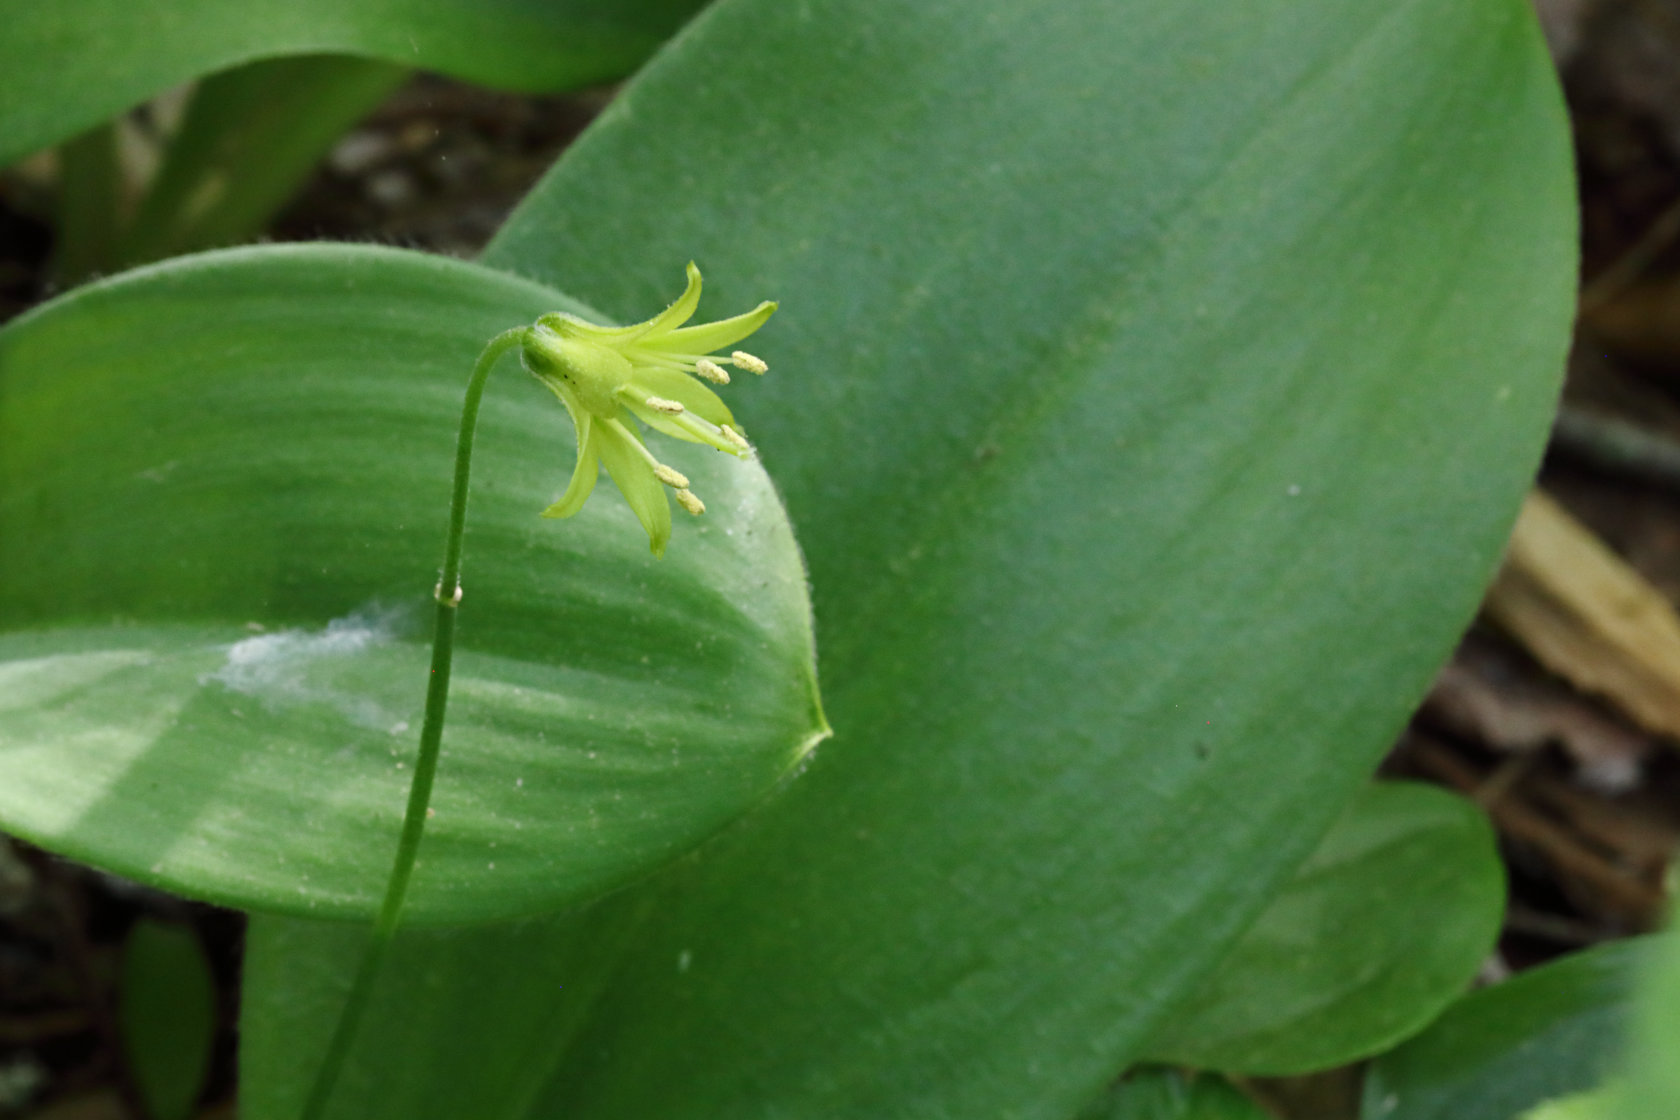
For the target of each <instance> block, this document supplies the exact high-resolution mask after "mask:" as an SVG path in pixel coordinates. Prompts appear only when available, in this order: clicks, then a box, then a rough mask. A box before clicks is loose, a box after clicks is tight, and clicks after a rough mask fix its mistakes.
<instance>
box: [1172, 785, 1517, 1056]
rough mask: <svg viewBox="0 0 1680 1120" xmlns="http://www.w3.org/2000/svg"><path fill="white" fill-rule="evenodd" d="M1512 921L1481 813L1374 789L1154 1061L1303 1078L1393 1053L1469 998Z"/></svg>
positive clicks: (1443, 799) (1410, 789)
mask: <svg viewBox="0 0 1680 1120" xmlns="http://www.w3.org/2000/svg"><path fill="white" fill-rule="evenodd" d="M1504 912H1505V875H1504V870H1503V868H1502V866H1501V864H1500V862H1499V853H1498V852H1497V851H1496V850H1495V848H1494V839H1493V830H1492V828H1490V827H1489V826H1488V823H1487V818H1486V817H1485V816H1484V815H1483V814H1482V812H1481V810H1479V809H1478V808H1476V807H1475V806H1474V805H1472V804H1470V803H1469V802H1467V801H1465V800H1464V799H1463V798H1460V797H1455V796H1453V795H1452V794H1449V793H1446V792H1445V791H1443V790H1439V789H1436V788H1434V787H1432V786H1421V785H1410V784H1383V785H1377V786H1373V787H1371V788H1370V789H1369V790H1367V791H1365V793H1364V794H1363V795H1361V796H1360V797H1359V798H1358V799H1357V800H1355V801H1354V802H1353V804H1352V805H1350V806H1348V809H1347V811H1346V812H1345V813H1344V814H1343V815H1342V819H1341V820H1339V821H1338V822H1336V827H1335V828H1333V829H1331V830H1330V834H1329V835H1328V836H1326V837H1325V838H1324V842H1323V843H1321V844H1320V845H1319V846H1318V850H1317V851H1316V852H1314V853H1313V855H1312V858H1311V859H1309V860H1307V862H1306V863H1305V864H1303V865H1302V867H1301V869H1300V870H1299V871H1297V872H1296V873H1295V877H1294V878H1293V879H1291V880H1290V881H1289V883H1288V885H1287V886H1286V887H1285V888H1284V889H1283V891H1282V892H1281V893H1280V894H1279V895H1278V896H1277V898H1276V899H1274V900H1273V901H1272V904H1271V905H1270V906H1268V907H1267V908H1266V911H1265V913H1263V914H1262V915H1260V918H1259V920H1258V921H1256V922H1255V923H1254V925H1253V926H1251V927H1250V928H1249V929H1248V931H1247V932H1246V933H1244V934H1243V937H1242V940H1241V941H1239V942H1237V945H1236V947H1235V948H1234V949H1233V950H1232V951H1231V953H1230V955H1229V956H1227V957H1226V958H1225V959H1224V960H1223V961H1221V962H1220V963H1219V967H1218V968H1216V969H1214V970H1213V971H1212V972H1210V973H1209V974H1208V975H1207V976H1205V977H1203V979H1202V981H1201V983H1200V984H1199V985H1198V986H1197V988H1196V991H1195V993H1194V995H1192V996H1191V997H1190V998H1189V999H1188V1000H1186V1001H1185V1003H1184V1004H1183V1005H1181V1006H1180V1007H1178V1008H1177V1009H1176V1010H1175V1011H1174V1012H1173V1015H1172V1018H1171V1019H1169V1020H1168V1021H1167V1022H1166V1023H1165V1024H1164V1025H1163V1027H1162V1028H1161V1029H1160V1030H1158V1031H1157V1032H1156V1034H1155V1037H1154V1039H1153V1040H1152V1041H1151V1042H1150V1044H1149V1048H1148V1053H1149V1056H1150V1058H1151V1059H1152V1060H1154V1061H1160V1062H1165V1063H1170V1064H1180V1065H1187V1066H1194V1067H1199V1068H1202V1069H1218V1070H1224V1071H1226V1072H1232V1073H1257V1074H1290V1073H1306V1072H1309V1071H1312V1070H1317V1069H1328V1068H1330V1067H1332V1066H1339V1065H1345V1064H1346V1063H1348V1062H1351V1061H1354V1060H1355V1059H1358V1058H1363V1057H1366V1056H1368V1055H1370V1054H1374V1053H1377V1052H1378V1051H1381V1050H1386V1049H1388V1048H1389V1047H1391V1046H1393V1045H1394V1044H1395V1043H1397V1042H1399V1041H1400V1040H1402V1039H1404V1038H1406V1037H1407V1036H1409V1035H1411V1034H1414V1033H1416V1032H1417V1031H1418V1030H1419V1029H1421V1028H1422V1027H1423V1026H1424V1025H1426V1024H1427V1023H1428V1022H1429V1021H1430V1020H1431V1019H1433V1018H1435V1016H1436V1015H1438V1014H1440V1012H1441V1011H1442V1009H1443V1008H1445V1007H1446V1006H1447V1005H1448V1004H1449V1003H1451V1002H1452V1001H1453V999H1454V998H1455V997H1457V996H1458V995H1459V994H1460V993H1461V992H1463V991H1464V989H1465V986H1466V985H1467V984H1468V983H1469V982H1470V979H1471V977H1472V976H1474V975H1475V972H1476V969H1477V967H1478V966H1479V965H1480V964H1481V963H1482V961H1483V960H1485V959H1486V958H1487V955H1488V953H1489V952H1491V951H1492V949H1493V945H1494V940H1495V939H1496V938H1497V937H1498V935H1499V926H1500V919H1501V918H1502V917H1503V915H1504ZM1420 915H1428V917H1427V919H1426V920H1423V919H1420Z"/></svg>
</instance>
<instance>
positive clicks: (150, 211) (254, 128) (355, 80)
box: [109, 55, 411, 264]
mask: <svg viewBox="0 0 1680 1120" xmlns="http://www.w3.org/2000/svg"><path fill="white" fill-rule="evenodd" d="M410 72H411V71H409V70H408V69H406V68H404V67H402V66H397V65H395V64H393V63H389V62H380V61H378V60H375V59H368V58H352V57H348V56H343V55H301V56H293V57H283V58H271V59H263V60H261V61H258V62H253V63H250V64H249V65H246V66H239V67H235V68H234V69H232V70H228V71H225V72H223V73H220V74H215V75H212V76H211V77H209V78H206V79H205V80H204V81H202V82H200V83H199V85H198V88H197V89H195V90H194V91H193V96H192V100H191V101H190V102H189V103H188V105H187V111H186V114H185V116H184V117H183V118H182V121H181V125H180V128H179V130H178V131H177V132H176V133H175V134H174V135H173V136H172V137H171V138H170V141H169V145H168V147H167V148H166V149H165V152H164V160H163V165H162V166H161V167H160V168H159V169H158V173H157V176H156V178H155V179H153V180H152V182H151V183H150V184H149V186H148V188H147V192H146V195H145V197H144V198H143V199H142V200H141V202H140V206H139V209H138V212H137V213H136V214H135V216H134V219H133V221H132V222H131V223H130V225H129V228H128V231H127V234H126V236H125V237H124V238H123V242H122V244H121V245H120V246H118V245H112V246H110V247H109V251H111V252H112V253H114V254H115V260H114V263H121V264H138V263H141V262H144V261H150V260H156V259H158V258H161V257H167V256H173V255H175V254H179V253H185V252H189V251H191V250H194V249H204V248H211V247H216V246H223V245H231V244H236V243H238V242H240V241H245V240H247V239H249V238H250V237H252V236H254V235H255V234H257V233H258V232H260V231H261V230H262V228H263V226H264V224H265V223H266V222H267V221H268V219H269V217H270V216H271V215H272V214H273V213H274V211H275V210H276V209H278V208H279V207H280V206H281V204H282V203H284V202H285V201H286V199H287V198H289V197H290V196H291V194H292V192H293V191H294V190H296V189H297V187H298V185H299V184H300V183H302V182H303V180H304V178H305V177H306V176H307V175H308V174H309V172H310V170H311V169H312V168H313V167H314V166H315V164H316V163H318V162H320V160H321V158H322V157H323V156H325V155H326V153H327V151H328V149H329V148H331V147H332V145H333V143H334V142H335V141H336V140H337V139H338V138H339V136H341V135H342V134H343V133H344V132H345V131H346V130H347V129H348V128H349V127H350V126H351V125H353V124H355V123H356V122H357V121H358V120H360V119H361V118H362V117H363V116H365V115H366V114H367V113H368V112H369V111H371V110H372V109H373V108H374V106H376V105H378V104H379V102H380V101H382V100H384V98H385V96H386V95H387V94H389V93H390V92H391V90H393V89H395V88H396V87H397V85H398V84H400V83H401V82H402V81H403V79H404V78H406V77H408V75H409V74H410Z"/></svg>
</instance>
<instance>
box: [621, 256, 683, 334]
mask: <svg viewBox="0 0 1680 1120" xmlns="http://www.w3.org/2000/svg"><path fill="white" fill-rule="evenodd" d="M699 306H700V270H699V268H697V267H695V264H694V262H693V261H689V262H688V287H686V288H684V289H683V294H682V295H680V296H678V297H677V301H676V302H675V303H673V304H672V305H671V306H669V307H667V308H666V309H665V310H663V311H661V312H660V313H659V314H657V315H655V316H654V317H653V318H651V319H649V320H648V321H647V322H645V323H638V324H636V325H635V326H634V327H631V328H629V330H628V332H627V333H626V336H625V337H624V338H623V339H622V340H617V339H615V340H614V341H615V342H617V343H618V344H620V345H623V344H626V343H630V342H634V341H636V340H638V339H643V338H658V337H660V336H661V335H664V334H669V333H670V332H671V331H672V330H674V329H676V328H677V327H680V326H682V325H683V324H684V323H686V322H688V321H689V319H690V318H692V317H693V315H694V309H695V308H697V307H699Z"/></svg>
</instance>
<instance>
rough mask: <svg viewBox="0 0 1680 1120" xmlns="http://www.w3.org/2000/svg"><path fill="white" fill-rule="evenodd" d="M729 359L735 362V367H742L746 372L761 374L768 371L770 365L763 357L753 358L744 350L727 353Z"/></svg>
mask: <svg viewBox="0 0 1680 1120" xmlns="http://www.w3.org/2000/svg"><path fill="white" fill-rule="evenodd" d="M729 359H730V361H732V362H734V363H735V366H736V368H737V369H744V370H746V371H747V372H748V373H759V374H763V373H769V372H770V367H769V365H767V364H766V363H765V361H764V359H763V358H755V357H753V356H752V355H751V354H749V353H747V352H746V351H745V350H737V351H735V353H733V354H731V355H729Z"/></svg>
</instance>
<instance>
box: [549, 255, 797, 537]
mask: <svg viewBox="0 0 1680 1120" xmlns="http://www.w3.org/2000/svg"><path fill="white" fill-rule="evenodd" d="M699 304H700V270H699V269H698V268H696V267H694V264H693V262H692V261H691V262H690V263H689V266H688V288H687V290H685V291H684V292H683V294H682V295H681V296H680V297H678V299H677V302H675V303H673V304H672V305H671V306H670V307H667V308H666V309H665V310H664V311H662V312H660V313H659V314H658V315H655V316H654V317H653V318H651V319H649V320H647V322H645V323H637V324H636V325H635V326H633V327H598V326H596V325H595V324H593V323H586V322H584V321H583V320H582V319H579V318H576V317H575V316H572V315H562V314H559V313H554V314H550V315H544V316H542V317H541V318H540V319H538V320H537V325H536V326H534V327H532V328H530V330H528V331H527V332H526V334H525V340H524V345H523V347H522V354H523V357H524V360H525V368H526V369H528V370H530V371H531V373H533V374H535V375H536V378H537V380H538V381H541V382H542V383H543V384H544V385H547V386H548V387H549V388H550V389H552V390H553V391H554V395H555V396H557V397H559V398H560V401H561V403H562V404H564V405H565V406H566V411H567V412H569V413H571V415H572V423H573V424H574V425H575V426H576V428H577V445H578V458H577V467H576V469H574V470H573V471H572V481H571V484H570V485H569V486H567V487H566V492H565V493H564V494H562V495H561V496H560V500H559V501H557V502H555V503H554V504H553V505H552V506H550V507H548V508H547V509H545V510H543V516H544V517H570V516H571V515H572V514H574V513H576V512H577V511H578V510H580V509H582V508H583V503H584V501H585V500H586V499H588V497H589V494H590V492H591V491H592V490H594V489H595V478H596V476H597V475H598V474H599V473H600V468H601V467H603V466H605V467H606V468H607V474H609V475H611V476H612V480H613V482H614V483H616V484H617V485H618V488H619V490H621V491H623V493H624V500H625V501H627V502H629V503H630V508H631V509H632V510H634V511H635V514H636V517H637V519H638V520H640V521H641V523H642V528H644V529H646V530H647V535H648V544H649V545H650V546H652V548H653V554H654V555H655V556H658V555H661V554H662V553H663V552H664V551H665V545H666V542H668V541H669V540H670V539H671V506H670V502H669V501H668V500H667V499H666V495H665V491H666V489H667V488H669V489H670V490H673V491H675V492H676V499H677V504H678V505H680V506H682V507H683V509H685V510H687V511H688V512H689V513H692V514H701V513H704V512H705V510H706V506H705V504H704V503H702V502H701V501H700V499H699V498H697V497H695V496H694V493H693V491H691V490H689V488H688V479H687V478H686V477H684V476H683V474H682V473H681V472H680V471H676V470H673V469H672V468H670V467H668V466H666V465H665V464H664V463H661V462H660V461H659V460H657V459H655V458H654V457H653V453H652V452H650V451H649V450H648V449H647V447H646V445H644V444H643V443H642V436H641V431H640V429H639V428H638V427H637V425H636V423H635V421H637V420H640V421H641V422H642V423H644V424H646V425H647V426H648V427H650V428H653V429H654V430H655V431H660V432H664V433H665V434H666V435H668V436H675V437H677V438H678V439H683V440H687V441H689V442H690V443H704V444H706V445H708V446H710V447H715V448H717V449H718V450H719V451H727V452H728V453H729V454H731V455H734V456H737V457H739V458H743V459H745V458H750V457H751V455H752V446H751V445H750V444H749V443H747V439H746V436H744V435H742V434H741V429H740V426H739V425H737V424H736V423H735V417H734V416H733V415H731V414H730V411H729V407H728V406H727V405H725V404H724V403H723V401H722V400H721V399H720V398H719V397H718V395H717V394H716V393H714V392H712V391H711V390H710V389H708V388H706V386H704V385H702V384H700V382H699V381H697V380H695V378H696V377H701V378H704V379H706V380H707V381H710V382H712V383H714V384H717V385H727V384H728V383H729V374H728V372H727V371H726V370H725V369H724V368H723V367H725V366H734V367H735V368H736V369H744V370H747V371H748V372H750V373H760V374H761V373H764V372H765V370H766V369H767V367H766V366H765V364H764V363H763V362H762V361H760V360H759V359H758V358H755V357H753V356H752V355H751V354H748V353H746V352H744V351H741V350H736V351H734V352H733V353H732V354H730V355H729V356H727V357H724V356H721V355H719V354H716V353H714V352H715V351H718V350H721V349H723V348H724V347H726V346H733V345H734V344H735V343H737V342H739V341H741V340H742V339H744V338H746V337H747V336H748V335H750V334H752V333H753V332H754V331H756V330H757V329H758V328H759V327H762V326H763V325H764V321H765V320H766V319H768V318H770V314H771V312H773V311H775V310H776V305H775V304H774V303H771V302H769V301H766V302H764V303H761V304H759V305H758V306H757V307H755V308H754V309H753V310H751V311H749V312H747V313H746V314H745V315H737V316H735V317H734V318H733V319H722V320H720V321H718V322H716V323H702V324H700V325H698V326H693V327H685V326H683V325H682V324H683V323H685V322H687V321H688V319H689V317H690V316H692V315H693V314H694V309H695V308H696V307H698V306H699Z"/></svg>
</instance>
